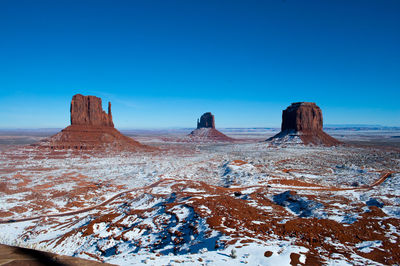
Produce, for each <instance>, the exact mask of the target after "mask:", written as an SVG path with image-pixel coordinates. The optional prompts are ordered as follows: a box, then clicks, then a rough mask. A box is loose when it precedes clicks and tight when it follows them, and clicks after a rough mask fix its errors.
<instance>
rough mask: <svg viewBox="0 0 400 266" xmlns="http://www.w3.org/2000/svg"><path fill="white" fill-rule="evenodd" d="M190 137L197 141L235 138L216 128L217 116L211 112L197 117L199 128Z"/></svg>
mask: <svg viewBox="0 0 400 266" xmlns="http://www.w3.org/2000/svg"><path fill="white" fill-rule="evenodd" d="M188 137H189V138H190V139H191V140H192V141H196V142H233V141H235V140H234V139H233V138H230V137H228V136H227V135H225V134H223V133H221V132H220V131H218V130H216V129H215V118H214V115H213V114H211V113H210V112H207V113H204V114H203V115H202V116H201V117H200V119H197V128H196V129H195V130H193V131H192V132H191V133H190V134H189V135H188Z"/></svg>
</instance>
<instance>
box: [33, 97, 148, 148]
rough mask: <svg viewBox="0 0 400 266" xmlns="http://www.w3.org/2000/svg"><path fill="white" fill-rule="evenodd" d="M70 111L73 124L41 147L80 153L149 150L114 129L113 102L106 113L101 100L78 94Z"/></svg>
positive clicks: (73, 98) (73, 99) (44, 142)
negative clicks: (73, 150)
mask: <svg viewBox="0 0 400 266" xmlns="http://www.w3.org/2000/svg"><path fill="white" fill-rule="evenodd" d="M70 111H71V125H70V126H68V127H66V128H64V129H63V130H61V132H60V133H58V134H56V135H54V136H52V137H50V138H49V139H47V140H45V141H43V142H42V143H40V144H39V145H40V146H45V147H50V148H51V149H79V150H92V149H98V148H118V149H128V150H136V149H138V148H148V147H147V146H145V145H142V144H140V143H139V142H137V141H135V140H133V139H132V138H129V137H127V136H124V135H122V134H121V133H120V132H119V131H118V130H116V129H115V128H114V123H113V121H112V115H111V103H108V114H107V113H106V112H104V111H103V108H102V104H101V99H100V98H98V97H95V96H83V95H81V94H76V95H74V96H73V97H72V101H71V110H70Z"/></svg>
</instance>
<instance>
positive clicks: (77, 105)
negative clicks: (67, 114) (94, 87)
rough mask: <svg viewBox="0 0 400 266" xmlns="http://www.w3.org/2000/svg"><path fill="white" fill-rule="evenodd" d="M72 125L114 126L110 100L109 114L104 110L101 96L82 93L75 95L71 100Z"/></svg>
mask: <svg viewBox="0 0 400 266" xmlns="http://www.w3.org/2000/svg"><path fill="white" fill-rule="evenodd" d="M71 125H91V126H103V127H114V123H113V121H112V115H111V103H110V102H108V114H107V113H106V112H104V111H103V108H102V104H101V99H100V98H98V97H96V96H83V95H81V94H76V95H74V96H73V97H72V101H71Z"/></svg>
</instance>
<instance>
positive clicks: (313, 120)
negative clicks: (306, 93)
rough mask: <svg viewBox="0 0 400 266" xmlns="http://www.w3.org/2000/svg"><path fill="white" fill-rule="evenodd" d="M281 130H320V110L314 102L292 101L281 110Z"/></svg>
mask: <svg viewBox="0 0 400 266" xmlns="http://www.w3.org/2000/svg"><path fill="white" fill-rule="evenodd" d="M281 130H282V131H284V130H295V131H311V132H313V131H319V130H322V112H321V109H320V108H319V107H318V106H317V105H316V104H315V103H308V102H299V103H292V105H290V106H289V107H288V108H286V109H285V110H283V112H282V127H281Z"/></svg>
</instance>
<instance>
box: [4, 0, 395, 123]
mask: <svg viewBox="0 0 400 266" xmlns="http://www.w3.org/2000/svg"><path fill="white" fill-rule="evenodd" d="M76 93H81V94H85V95H87V94H90V95H96V96H99V97H102V99H103V104H104V106H105V103H106V102H107V101H111V102H112V107H113V115H114V123H115V124H116V126H117V127H118V128H162V127H195V126H196V119H197V118H198V117H200V115H201V114H202V113H204V112H208V111H211V112H213V113H214V114H215V115H216V125H217V127H269V126H280V123H281V112H282V109H284V108H286V106H288V105H290V103H291V102H296V101H313V102H316V103H317V104H318V105H319V106H320V107H321V108H322V111H323V115H324V123H325V124H349V123H351V124H355V123H356V124H381V125H389V126H400V104H399V100H400V1H398V0H393V1H389V0H376V1H372V0H359V1H351V0H331V1H330V0H320V1H312V0H307V1H298V0H285V1H282V0H271V1H268V0H259V1H255V0H246V1H245V0H243V1H235V0H227V1H218V0H212V1H211V0H199V1H195V0H189V1H188V0H181V1H173V0H160V1H152V0H142V1H133V0H131V1H115V0H112V1H111V0H110V1H104V0H93V1H84V0H79V1H78V0H68V1H62V0H56V1H54V0H49V1H40V0H35V1H33V0H28V1H22V0H18V1H15V0H0V117H1V119H0V128H32V127H34V128H35V127H37V128H40V127H65V126H67V125H68V124H69V104H70V100H71V97H72V95H74V94H76Z"/></svg>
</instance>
